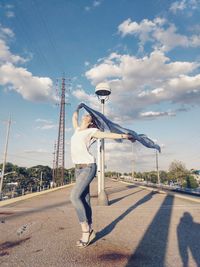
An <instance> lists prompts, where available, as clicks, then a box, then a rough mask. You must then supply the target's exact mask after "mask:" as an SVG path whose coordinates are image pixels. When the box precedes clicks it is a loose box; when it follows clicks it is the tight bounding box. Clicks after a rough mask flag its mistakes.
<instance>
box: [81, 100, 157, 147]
mask: <svg viewBox="0 0 200 267" xmlns="http://www.w3.org/2000/svg"><path fill="white" fill-rule="evenodd" d="M79 106H80V107H83V108H84V109H85V110H86V111H87V112H88V113H89V114H90V116H91V117H92V120H93V121H94V123H95V124H96V126H97V128H98V129H100V130H101V131H110V132H112V133H118V134H130V135H132V137H133V139H135V140H136V141H138V142H140V143H141V144H143V145H144V146H146V147H148V148H154V149H157V150H158V151H159V152H161V149H160V146H159V145H157V144H155V143H154V142H153V141H152V140H151V139H150V138H148V137H147V136H146V135H145V134H137V133H136V132H135V131H133V130H130V129H126V128H124V127H121V126H120V125H119V124H116V123H114V122H112V121H111V120H109V119H108V118H106V116H104V115H103V114H102V113H100V112H99V111H96V110H94V109H92V108H90V107H88V106H87V105H85V104H84V103H81V104H80V105H79ZM115 141H118V142H121V140H117V139H115ZM133 142H134V141H133Z"/></svg>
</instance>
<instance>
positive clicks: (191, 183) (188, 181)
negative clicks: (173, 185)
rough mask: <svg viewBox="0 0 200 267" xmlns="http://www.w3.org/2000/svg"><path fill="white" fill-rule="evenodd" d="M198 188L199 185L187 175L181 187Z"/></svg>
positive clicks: (192, 177)
mask: <svg viewBox="0 0 200 267" xmlns="http://www.w3.org/2000/svg"><path fill="white" fill-rule="evenodd" d="M198 186H199V185H198V183H197V181H196V180H195V178H194V176H192V175H188V176H187V177H186V180H185V182H184V183H183V187H185V188H191V189H195V188H197V187H198Z"/></svg>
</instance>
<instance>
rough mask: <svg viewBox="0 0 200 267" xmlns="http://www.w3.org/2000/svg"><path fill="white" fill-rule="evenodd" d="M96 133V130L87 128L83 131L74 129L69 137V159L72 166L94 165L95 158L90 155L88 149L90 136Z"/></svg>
mask: <svg viewBox="0 0 200 267" xmlns="http://www.w3.org/2000/svg"><path fill="white" fill-rule="evenodd" d="M97 131H98V129H97V128H87V129H85V130H80V128H79V127H78V128H76V130H75V132H74V134H73V135H72V137H71V157H72V162H73V163H74V164H89V163H95V158H94V156H93V155H92V154H90V152H89V149H90V146H91V144H92V142H91V141H92V140H91V138H92V135H93V134H94V133H95V132H97Z"/></svg>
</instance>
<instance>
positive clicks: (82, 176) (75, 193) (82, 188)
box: [70, 163, 97, 224]
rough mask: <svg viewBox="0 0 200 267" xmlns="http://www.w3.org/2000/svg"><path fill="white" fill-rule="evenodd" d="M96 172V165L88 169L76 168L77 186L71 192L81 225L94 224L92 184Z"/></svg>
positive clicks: (91, 165)
mask: <svg viewBox="0 0 200 267" xmlns="http://www.w3.org/2000/svg"><path fill="white" fill-rule="evenodd" d="M96 170H97V165H96V163H91V164H89V165H88V166H87V167H81V168H75V177H76V184H75V185H74V187H73V189H72V191H71V195H70V199H71V202H72V204H73V206H74V207H75V210H76V213H77V215H78V219H79V222H80V223H82V222H87V223H88V224H92V208H91V204H90V183H91V181H92V180H93V179H94V177H95V174H96Z"/></svg>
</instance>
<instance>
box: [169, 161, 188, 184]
mask: <svg viewBox="0 0 200 267" xmlns="http://www.w3.org/2000/svg"><path fill="white" fill-rule="evenodd" d="M188 173H189V172H188V170H187V169H186V168H185V165H184V164H183V163H182V162H181V161H176V160H175V161H173V162H172V163H171V164H170V166H169V178H170V179H171V180H173V181H176V182H178V183H179V184H180V185H181V186H182V185H183V182H184V180H185V179H186V176H187V175H188Z"/></svg>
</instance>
